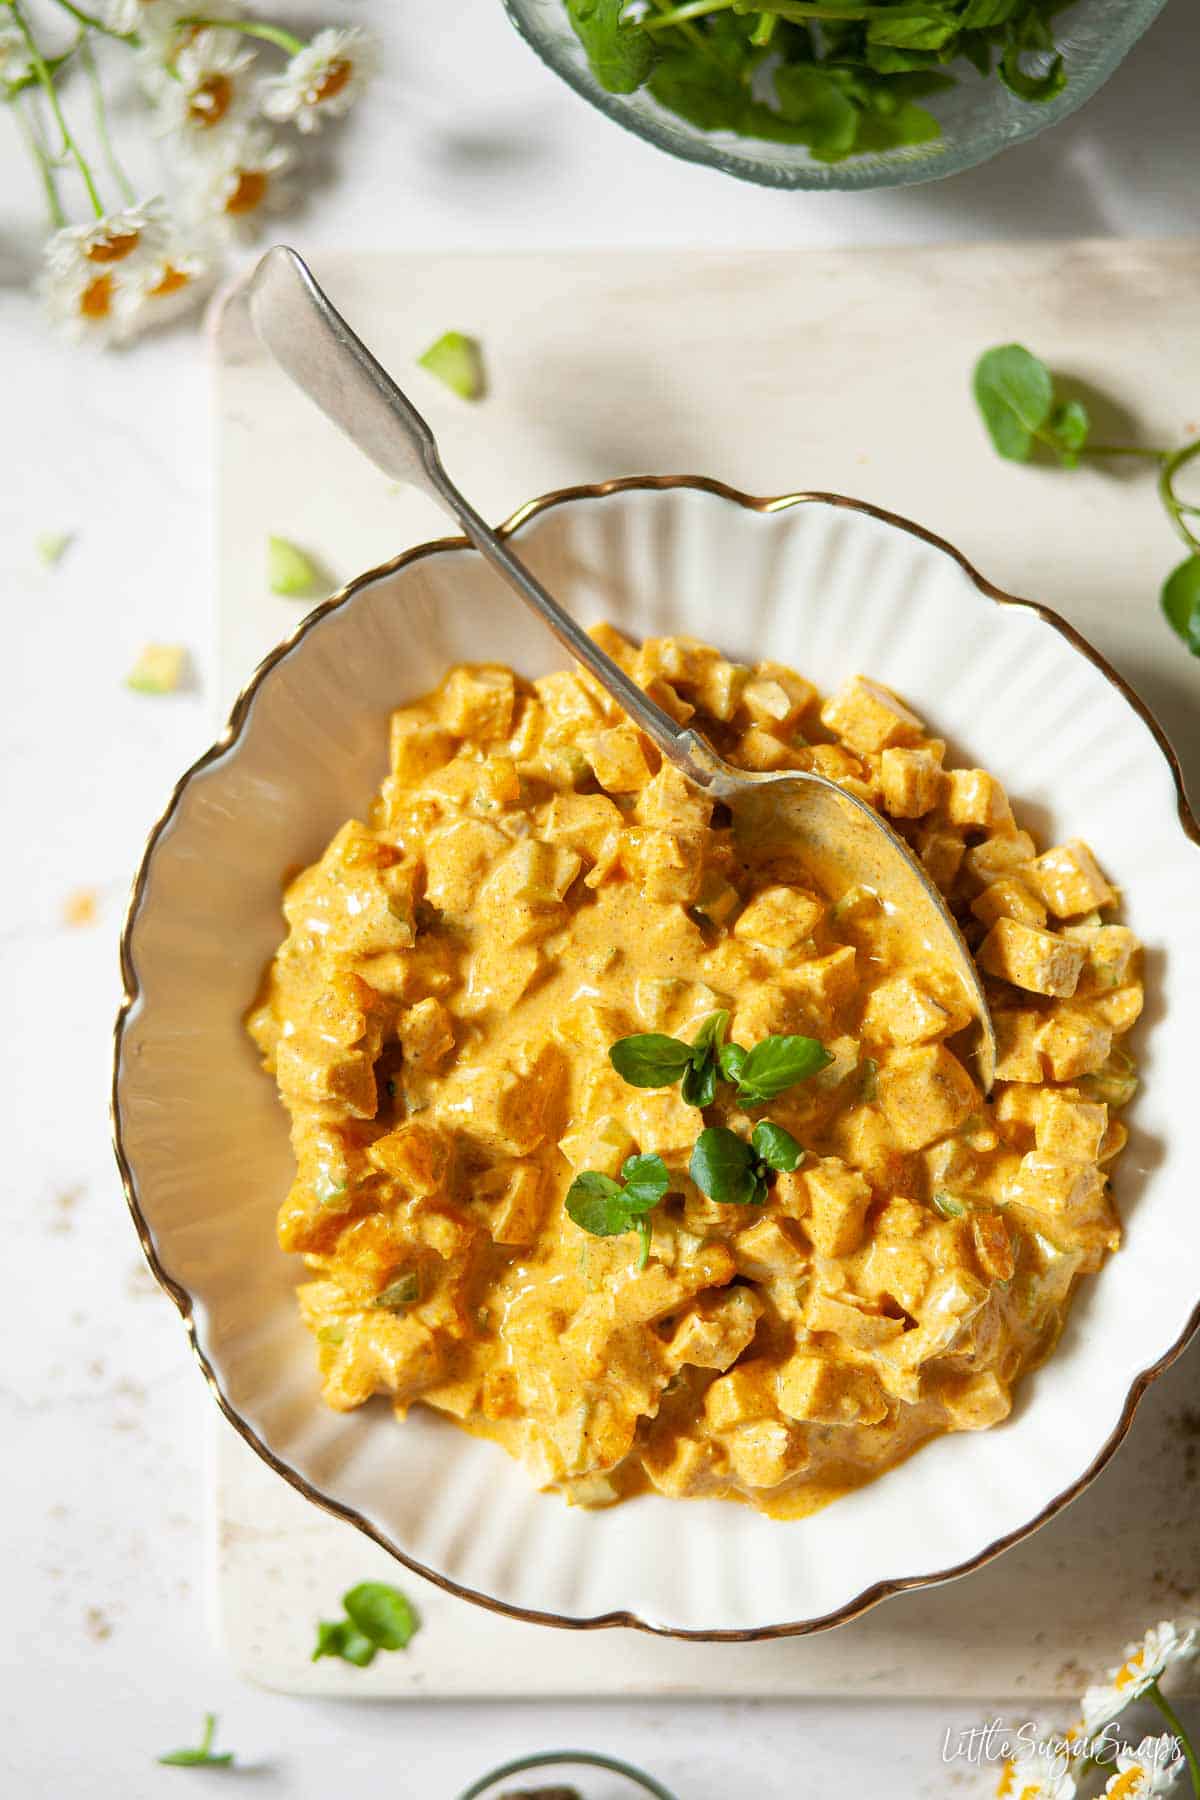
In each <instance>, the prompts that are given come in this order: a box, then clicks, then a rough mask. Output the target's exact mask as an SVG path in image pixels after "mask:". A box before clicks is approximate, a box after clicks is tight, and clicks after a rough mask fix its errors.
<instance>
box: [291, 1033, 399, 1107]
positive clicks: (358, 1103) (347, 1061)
mask: <svg viewBox="0 0 1200 1800" xmlns="http://www.w3.org/2000/svg"><path fill="white" fill-rule="evenodd" d="M275 1079H276V1081H277V1083H278V1085H279V1092H280V1094H281V1096H282V1098H283V1100H284V1102H285V1104H287V1105H289V1106H295V1105H303V1104H304V1103H305V1102H308V1103H310V1104H314V1105H318V1106H319V1105H322V1104H332V1105H334V1106H336V1107H338V1108H339V1109H341V1110H342V1111H344V1112H346V1113H348V1114H349V1115H350V1117H351V1118H354V1119H373V1118H374V1117H375V1113H376V1110H377V1108H378V1105H379V1096H378V1092H377V1090H376V1086H375V1063H374V1059H373V1058H372V1057H371V1056H370V1055H368V1054H367V1053H366V1052H365V1051H363V1050H343V1051H339V1052H337V1053H335V1054H334V1055H333V1056H331V1057H330V1058H329V1059H328V1060H326V1059H324V1058H322V1059H321V1060H320V1061H318V1060H316V1059H315V1058H314V1056H313V1054H312V1049H311V1046H309V1045H307V1044H305V1043H303V1042H301V1041H300V1040H298V1039H295V1038H281V1039H280V1040H279V1043H278V1044H277V1046H276V1049H275Z"/></svg>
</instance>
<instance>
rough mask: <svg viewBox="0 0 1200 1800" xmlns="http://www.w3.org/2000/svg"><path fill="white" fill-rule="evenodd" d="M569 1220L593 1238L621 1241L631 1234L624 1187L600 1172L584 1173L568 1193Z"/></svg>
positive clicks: (588, 1171) (586, 1170)
mask: <svg viewBox="0 0 1200 1800" xmlns="http://www.w3.org/2000/svg"><path fill="white" fill-rule="evenodd" d="M564 1205H565V1206H566V1209H567V1216H568V1218H570V1219H572V1220H573V1221H574V1223H575V1224H576V1225H578V1226H579V1228H580V1230H581V1231H590V1232H591V1234H592V1236H593V1237H619V1236H620V1235H621V1233H622V1232H623V1231H628V1230H629V1208H628V1207H627V1206H626V1204H625V1195H624V1193H623V1191H622V1189H621V1184H620V1182H618V1181H614V1180H613V1178H612V1176H611V1175H601V1174H600V1172H599V1171H598V1170H597V1169H584V1171H583V1172H582V1174H580V1175H577V1176H576V1177H575V1179H574V1181H573V1182H572V1183H571V1185H570V1187H569V1188H568V1189H567V1197H566V1200H565V1201H564Z"/></svg>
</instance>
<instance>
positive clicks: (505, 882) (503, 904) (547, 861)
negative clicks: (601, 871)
mask: <svg viewBox="0 0 1200 1800" xmlns="http://www.w3.org/2000/svg"><path fill="white" fill-rule="evenodd" d="M582 867H583V864H582V862H581V860H580V858H579V857H578V856H577V855H576V853H575V851H574V850H568V849H567V847H566V845H565V844H547V843H545V842H544V841H543V840H542V839H541V838H521V839H519V840H518V842H517V843H515V844H513V846H512V848H511V849H510V850H509V851H508V852H507V854H506V855H505V856H503V857H502V858H501V860H500V861H499V862H498V863H497V864H496V866H495V868H494V869H493V870H492V872H491V874H490V875H489V876H488V878H487V881H486V882H485V884H484V886H483V889H482V890H481V892H480V893H479V895H478V897H477V901H476V905H477V907H478V909H479V910H480V911H481V912H482V913H483V914H484V916H485V917H486V916H487V915H489V914H490V915H492V916H493V918H494V919H495V920H496V922H497V924H498V925H499V926H500V927H501V930H502V933H503V939H504V941H505V942H506V944H508V945H512V944H525V943H529V942H531V941H532V940H534V939H536V938H538V937H544V936H545V935H546V934H547V933H548V932H551V931H554V930H555V929H556V928H557V927H558V925H559V924H560V923H561V921H562V918H563V913H564V909H563V901H564V899H565V896H566V893H567V890H568V889H569V887H570V886H571V883H572V882H573V881H574V880H575V877H576V876H577V875H578V874H579V871H580V869H581V868H582Z"/></svg>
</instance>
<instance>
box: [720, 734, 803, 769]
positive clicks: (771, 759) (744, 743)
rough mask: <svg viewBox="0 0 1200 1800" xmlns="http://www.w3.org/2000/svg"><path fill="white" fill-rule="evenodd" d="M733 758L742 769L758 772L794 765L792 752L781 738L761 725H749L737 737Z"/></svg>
mask: <svg viewBox="0 0 1200 1800" xmlns="http://www.w3.org/2000/svg"><path fill="white" fill-rule="evenodd" d="M733 760H734V762H736V763H737V764H738V765H739V766H740V767H741V768H743V769H755V770H758V771H759V772H760V773H762V772H769V771H771V770H774V769H787V768H790V767H792V766H793V765H794V757H793V752H792V751H791V750H790V749H789V747H788V745H787V744H785V743H784V741H783V739H782V738H779V737H776V735H775V733H774V732H773V731H767V730H766V729H765V728H764V727H763V726H761V725H750V726H748V727H747V729H746V730H745V731H743V733H742V735H741V736H740V737H739V738H738V741H737V746H736V748H735V750H734V752H733Z"/></svg>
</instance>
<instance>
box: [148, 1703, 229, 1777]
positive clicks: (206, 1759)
mask: <svg viewBox="0 0 1200 1800" xmlns="http://www.w3.org/2000/svg"><path fill="white" fill-rule="evenodd" d="M216 1735H217V1715H216V1713H205V1715H204V1730H203V1731H202V1732H201V1733H200V1742H199V1743H198V1744H197V1745H196V1746H195V1747H194V1748H193V1749H187V1750H168V1751H167V1753H166V1755H165V1756H160V1757H159V1758H158V1761H159V1762H160V1763H163V1764H165V1766H166V1767H167V1768H169V1769H228V1768H231V1767H232V1766H233V1751H232V1750H214V1749H213V1739H214V1738H215V1737H216Z"/></svg>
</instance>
